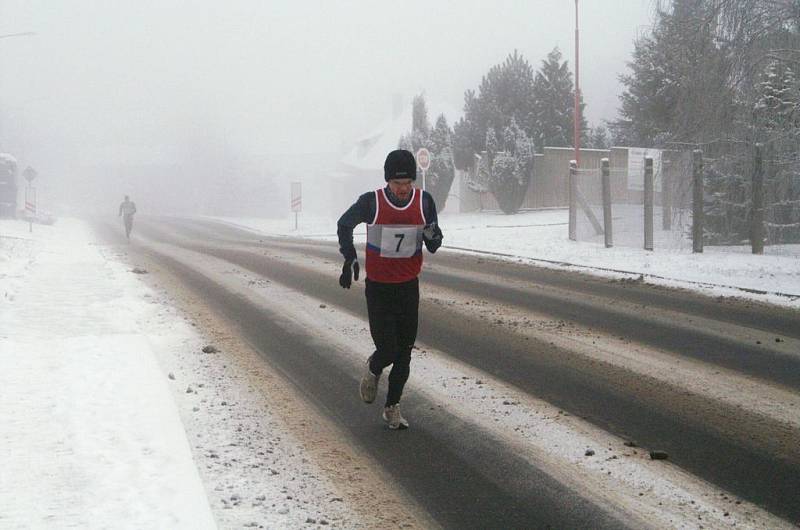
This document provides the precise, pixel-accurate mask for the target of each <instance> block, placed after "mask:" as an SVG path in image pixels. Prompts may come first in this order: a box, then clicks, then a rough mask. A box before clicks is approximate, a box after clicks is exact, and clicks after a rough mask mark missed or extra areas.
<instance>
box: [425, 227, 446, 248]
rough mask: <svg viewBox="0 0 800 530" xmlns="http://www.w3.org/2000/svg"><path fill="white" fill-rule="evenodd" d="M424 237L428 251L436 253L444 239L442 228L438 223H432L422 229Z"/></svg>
mask: <svg viewBox="0 0 800 530" xmlns="http://www.w3.org/2000/svg"><path fill="white" fill-rule="evenodd" d="M422 239H423V240H424V241H425V246H426V247H427V248H428V252H430V253H434V252H436V251H437V250H438V249H439V247H441V246H442V239H444V236H443V235H442V229H441V228H439V225H438V224H436V223H431V224H429V225H427V226H425V228H424V229H423V230H422Z"/></svg>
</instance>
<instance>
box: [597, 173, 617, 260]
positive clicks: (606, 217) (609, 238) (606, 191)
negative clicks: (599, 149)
mask: <svg viewBox="0 0 800 530" xmlns="http://www.w3.org/2000/svg"><path fill="white" fill-rule="evenodd" d="M600 164H601V166H600V172H601V178H602V184H603V230H604V233H605V236H606V237H605V239H606V248H611V247H613V246H614V238H613V234H612V232H611V169H610V168H609V167H608V158H603V159H602V160H601V161H600Z"/></svg>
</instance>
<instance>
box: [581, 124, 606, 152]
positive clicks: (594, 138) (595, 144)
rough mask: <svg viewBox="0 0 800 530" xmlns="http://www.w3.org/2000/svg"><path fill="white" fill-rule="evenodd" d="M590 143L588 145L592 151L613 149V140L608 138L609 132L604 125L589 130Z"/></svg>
mask: <svg viewBox="0 0 800 530" xmlns="http://www.w3.org/2000/svg"><path fill="white" fill-rule="evenodd" d="M589 131H590V132H589V141H588V143H587V144H586V146H587V147H589V148H591V149H608V148H609V147H611V140H610V139H609V138H608V130H606V128H605V127H603V126H602V125H598V126H597V127H592V128H591V129H590V130H589Z"/></svg>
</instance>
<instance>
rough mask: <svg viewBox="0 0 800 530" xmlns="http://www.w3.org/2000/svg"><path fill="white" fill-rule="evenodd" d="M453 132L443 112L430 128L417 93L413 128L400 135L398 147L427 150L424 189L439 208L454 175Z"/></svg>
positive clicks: (421, 95) (425, 107)
mask: <svg viewBox="0 0 800 530" xmlns="http://www.w3.org/2000/svg"><path fill="white" fill-rule="evenodd" d="M452 136H453V132H452V131H451V130H450V127H449V126H448V125H447V119H446V118H445V117H444V115H440V116H439V117H438V118H437V119H436V126H435V127H434V128H433V129H431V126H430V123H429V122H428V110H427V105H426V103H425V96H424V95H423V94H420V95H418V96H416V97H414V102H413V112H412V130H411V132H410V133H408V134H405V135H403V136H402V137H401V138H400V140H399V142H398V147H399V148H400V149H406V150H408V151H411V152H412V153H414V154H415V156H416V153H417V151H418V150H419V149H421V148H423V147H424V148H426V149H427V150H428V152H429V153H430V155H431V157H430V158H431V162H430V167H429V168H428V170H427V171H426V174H425V190H426V191H427V192H428V193H430V194H431V195H432V196H433V200H434V202H435V203H436V207H437V209H438V210H439V211H441V210H444V208H445V206H446V202H447V196H448V195H449V193H450V187H451V186H452V185H453V179H454V178H455V168H454V165H453V144H452Z"/></svg>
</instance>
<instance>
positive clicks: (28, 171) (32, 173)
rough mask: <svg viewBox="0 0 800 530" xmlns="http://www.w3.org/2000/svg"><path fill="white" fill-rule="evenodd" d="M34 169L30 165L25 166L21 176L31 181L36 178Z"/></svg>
mask: <svg viewBox="0 0 800 530" xmlns="http://www.w3.org/2000/svg"><path fill="white" fill-rule="evenodd" d="M36 175H37V173H36V170H35V169H33V168H32V167H31V166H28V167H26V168H25V171H23V172H22V176H23V177H25V180H27V181H28V182H31V181H33V179H35V178H36Z"/></svg>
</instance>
